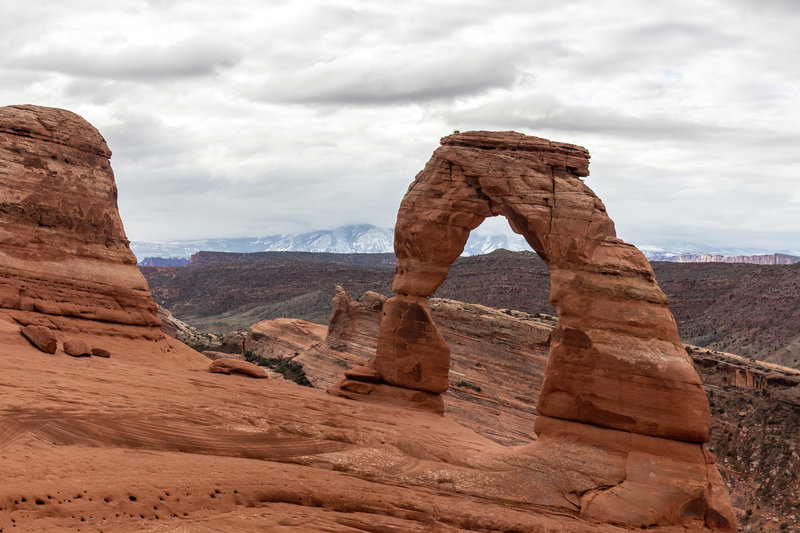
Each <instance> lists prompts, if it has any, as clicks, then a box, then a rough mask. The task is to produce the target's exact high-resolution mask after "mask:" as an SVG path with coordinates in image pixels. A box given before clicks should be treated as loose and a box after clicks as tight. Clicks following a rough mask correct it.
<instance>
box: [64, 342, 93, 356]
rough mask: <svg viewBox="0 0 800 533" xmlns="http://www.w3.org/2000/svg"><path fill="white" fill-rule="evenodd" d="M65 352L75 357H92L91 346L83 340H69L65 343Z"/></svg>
mask: <svg viewBox="0 0 800 533" xmlns="http://www.w3.org/2000/svg"><path fill="white" fill-rule="evenodd" d="M64 352H65V353H66V354H67V355H71V356H73V357H88V356H90V355H92V350H91V349H90V348H89V345H88V344H86V342H84V341H82V340H81V339H68V340H66V341H64Z"/></svg>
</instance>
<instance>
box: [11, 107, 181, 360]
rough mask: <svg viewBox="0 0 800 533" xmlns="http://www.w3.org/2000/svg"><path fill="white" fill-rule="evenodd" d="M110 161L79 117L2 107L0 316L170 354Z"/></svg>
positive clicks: (67, 335) (94, 132) (66, 335)
mask: <svg viewBox="0 0 800 533" xmlns="http://www.w3.org/2000/svg"><path fill="white" fill-rule="evenodd" d="M110 157H111V151H110V150H109V149H108V146H107V145H106V142H105V140H104V139H103V137H102V136H101V135H100V133H99V132H98V131H97V130H96V129H95V128H94V127H92V126H91V125H90V124H89V123H88V122H86V121H85V120H83V119H82V118H81V117H79V116H78V115H76V114H74V113H71V112H69V111H64V110H61V109H53V108H46V107H38V106H28V105H26V106H8V107H2V108H0V184H1V185H2V186H0V312H3V313H5V314H8V315H9V316H11V317H13V318H14V319H15V320H16V321H17V322H18V323H20V324H22V325H31V324H32V325H38V326H43V327H47V328H50V329H51V330H52V331H53V332H54V333H55V334H56V336H57V337H58V338H59V340H60V341H62V342H63V341H64V340H66V339H68V338H71V337H77V338H83V339H84V340H88V337H86V335H93V336H103V337H114V338H117V339H120V338H122V339H128V340H133V339H141V340H147V341H148V344H147V346H145V345H143V346H142V350H140V351H137V354H139V355H142V354H144V352H151V354H152V353H156V354H160V353H164V352H166V351H169V350H170V348H169V342H168V341H167V340H165V339H164V336H163V334H162V333H161V331H160V330H159V328H158V326H159V325H160V324H161V322H160V320H159V319H158V317H157V316H156V305H155V303H154V302H153V298H152V296H151V295H150V290H149V288H148V286H147V283H146V282H145V280H144V277H143V276H142V274H141V272H139V270H138V269H137V268H136V258H135V257H134V255H133V253H131V251H130V249H129V248H128V239H127V238H126V236H125V230H124V229H123V226H122V221H121V219H120V216H119V212H118V210H117V187H116V184H115V182H114V174H113V172H112V170H111V165H110V163H109V158H110ZM90 344H91V343H90ZM101 345H102V343H101ZM139 355H132V357H138V356H139ZM142 356H144V355H142Z"/></svg>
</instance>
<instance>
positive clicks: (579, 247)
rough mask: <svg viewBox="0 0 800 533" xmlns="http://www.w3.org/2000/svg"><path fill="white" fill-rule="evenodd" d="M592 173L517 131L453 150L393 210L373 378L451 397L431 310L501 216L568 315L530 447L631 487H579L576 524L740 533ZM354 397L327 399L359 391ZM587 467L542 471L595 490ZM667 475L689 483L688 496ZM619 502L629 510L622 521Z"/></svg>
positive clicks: (482, 136) (582, 155) (691, 398)
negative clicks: (613, 460) (580, 449)
mask: <svg viewBox="0 0 800 533" xmlns="http://www.w3.org/2000/svg"><path fill="white" fill-rule="evenodd" d="M588 164H589V154H588V152H587V151H586V150H585V149H584V148H581V147H578V146H573V145H569V144H563V143H555V142H551V141H548V140H545V139H540V138H536V137H528V136H525V135H521V134H518V133H515V132H499V133H495V132H467V133H464V134H456V135H451V136H448V137H445V138H443V139H442V146H441V147H440V148H439V149H437V150H436V151H435V152H434V154H433V157H432V158H431V160H430V161H429V162H428V164H427V165H426V166H425V168H424V169H423V170H422V171H421V172H420V173H419V174H418V175H417V176H416V178H415V180H414V182H413V183H412V184H411V186H410V187H409V189H408V192H407V193H406V195H405V197H404V198H403V201H402V202H401V205H400V209H399V211H398V216H397V223H396V225H395V253H396V255H397V270H396V275H395V280H394V284H393V291H394V292H395V293H396V294H397V296H395V297H394V298H392V299H390V300H389V301H388V302H387V303H386V305H385V306H384V312H383V319H382V323H381V328H380V331H379V335H378V347H377V351H376V357H375V363H374V365H375V369H376V370H377V373H378V374H379V375H380V377H381V380H382V381H383V382H384V383H386V384H387V385H388V386H394V387H396V388H399V389H406V390H413V391H418V392H421V393H425V394H436V393H440V392H442V387H443V385H442V384H444V387H446V384H447V382H448V371H449V366H450V365H449V350H447V349H446V347H445V348H442V347H441V346H440V345H439V338H440V336H437V335H438V333H437V331H436V327H435V325H434V324H433V321H432V319H430V313H429V310H428V304H427V301H426V298H427V297H428V296H430V295H432V294H433V293H434V292H435V291H436V289H437V288H438V287H439V286H440V285H441V283H442V282H443V281H444V280H445V278H446V277H447V272H448V270H449V268H450V265H451V264H452V263H453V262H454V261H455V260H456V258H457V257H458V256H459V255H460V254H461V252H462V251H463V249H464V245H465V244H466V241H467V238H468V236H469V233H470V231H471V230H473V229H475V228H476V227H478V225H480V224H481V222H483V220H485V219H486V218H487V217H491V216H497V215H503V216H504V217H506V219H508V221H509V223H510V225H511V228H512V229H513V230H514V231H515V232H517V233H519V234H521V235H523V236H524V237H525V239H526V241H527V242H528V243H529V244H530V245H531V247H532V248H533V249H534V250H535V251H536V252H537V253H538V254H539V256H541V257H542V259H543V260H544V261H545V263H547V265H548V267H549V269H550V273H551V293H550V299H551V303H552V305H553V307H554V308H555V309H556V312H557V314H558V317H559V319H558V323H557V324H556V326H555V329H554V331H553V333H552V335H551V342H550V355H549V359H548V363H547V369H546V371H545V377H544V382H543V385H542V391H541V394H540V396H539V400H538V404H537V408H538V411H539V413H540V414H541V415H544V416H541V417H540V418H539V419H538V420H537V429H536V432H537V434H538V435H539V437H540V439H541V440H542V442H541V443H540V442H537V443H536V444H535V445H533V446H539V448H541V447H543V446H549V445H552V443H556V445H557V447H560V446H561V443H564V445H566V443H574V442H576V441H577V442H578V443H579V444H581V445H583V446H587V447H590V448H591V447H597V448H598V449H603V450H606V451H612V452H613V453H620V454H621V456H620V461H621V463H620V467H621V468H622V469H623V473H622V475H621V478H620V479H619V480H617V481H616V482H615V483H613V487H612V488H610V489H609V488H608V487H609V486H610V485H608V484H604V483H601V484H600V486H595V487H594V488H592V486H591V484H589V486H583V484H582V483H579V484H578V485H580V486H577V485H576V486H574V487H573V491H572V493H573V494H575V495H576V496H575V497H576V499H577V505H578V506H579V508H580V512H581V513H582V514H584V515H585V516H588V517H593V518H597V519H599V520H604V521H611V522H617V523H624V524H626V525H630V526H647V525H650V524H656V523H662V524H663V523H668V524H680V525H683V526H687V527H695V526H697V525H698V522H701V523H702V524H703V526H704V527H706V528H709V529H712V530H724V531H733V530H735V528H736V525H735V518H734V516H733V511H732V508H731V505H730V501H729V499H728V496H727V492H726V490H725V488H724V485H723V484H722V480H721V478H720V476H719V473H718V472H717V469H716V466H715V465H714V458H713V456H712V455H711V454H710V453H709V452H708V451H707V450H706V449H705V448H704V447H703V446H702V443H704V442H706V441H708V439H709V431H710V424H711V421H710V410H709V405H708V400H707V398H706V395H705V392H704V390H703V387H702V384H701V382H700V379H699V377H698V375H697V373H696V372H695V370H694V368H693V366H692V362H691V359H690V358H689V356H688V355H687V354H686V352H685V350H684V349H683V346H682V344H681V342H680V338H679V335H678V330H677V327H676V324H675V320H674V319H673V317H672V315H671V313H670V312H669V309H668V307H667V304H668V301H667V298H666V296H665V295H664V293H663V292H662V291H661V289H660V288H659V286H658V284H657V283H656V279H655V276H654V274H653V271H652V269H651V267H650V264H649V263H648V262H647V260H646V259H645V257H644V255H643V254H642V253H641V252H640V251H639V250H637V249H636V248H635V247H634V246H632V245H630V244H627V243H625V242H623V241H622V240H620V239H618V238H617V237H616V234H615V230H614V224H613V222H612V221H611V219H610V218H609V217H608V215H607V214H606V210H605V206H604V205H603V203H602V202H601V201H600V199H599V198H598V197H597V196H596V195H595V194H594V193H593V192H592V191H591V189H589V188H588V187H587V186H586V185H585V184H584V183H583V181H582V180H581V177H585V176H588V174H589V171H588ZM350 383H352V380H349V381H348V380H345V381H343V382H342V383H340V384H338V385H337V386H334V387H333V388H332V389H331V392H333V393H336V394H339V393H340V392H341V389H346V388H347V387H348V386H350V387H351V389H350V390H351V391H353V388H352V386H351V385H350ZM375 386H376V385H374V384H372V385H371V387H375ZM356 392H357V391H356ZM398 396H400V395H398ZM626 442H627V443H628V444H623V445H621V446H620V445H619V443H626ZM546 443H550V444H546ZM539 448H537V450H538V449H539ZM584 451H585V450H584ZM575 460H577V461H578V463H574V461H575ZM584 461H585V459H573V460H559V461H551V462H550V463H548V464H547V465H543V469H545V470H547V469H551V470H552V471H553V472H554V473H557V472H563V469H565V468H566V469H568V470H576V471H579V472H580V471H586V472H585V473H586V475H587V476H589V477H590V478H592V479H599V477H597V476H592V475H591V474H590V473H589V470H591V469H592V468H589V469H588V470H587V465H586V463H585V462H584ZM667 463H675V466H676V467H677V468H678V469H679V470H680V471H681V472H685V475H681V476H678V480H679V482H678V483H674V482H673V481H671V480H670V476H671V475H672V474H668V473H669V472H672V471H673V469H672V467H670V466H668V464H667ZM662 471H663V472H662ZM623 503H624V504H625V505H626V506H628V510H626V511H625V512H624V513H620V512H619V511H618V510H617V509H618V508H619V506H620V505H622V504H623ZM632 509H638V510H636V511H635V512H633V513H632V512H631V510H632Z"/></svg>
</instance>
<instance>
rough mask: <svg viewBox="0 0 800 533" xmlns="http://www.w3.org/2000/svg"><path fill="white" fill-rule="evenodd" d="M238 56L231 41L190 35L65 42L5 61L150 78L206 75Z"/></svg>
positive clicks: (99, 75)
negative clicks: (108, 48) (103, 45)
mask: <svg viewBox="0 0 800 533" xmlns="http://www.w3.org/2000/svg"><path fill="white" fill-rule="evenodd" d="M241 60H242V53H241V51H240V50H239V49H238V48H237V47H236V46H234V45H233V44H232V43H228V42H224V41H221V40H217V39H200V38H193V39H189V40H184V41H180V42H177V43H173V44H169V45H163V46H157V45H139V46H132V47H126V48H123V49H120V50H118V51H115V52H104V51H87V50H82V49H79V48H71V47H69V46H66V47H64V48H60V49H57V50H48V51H45V52H28V53H24V54H21V55H18V56H16V57H15V58H13V59H11V60H9V61H7V65H10V66H13V67H15V68H18V69H23V70H39V71H50V72H58V73H61V74H67V75H70V76H76V77H80V78H100V79H108V80H136V81H154V80H169V79H176V78H196V77H200V76H208V75H212V74H215V73H217V72H219V71H220V70H224V69H227V68H230V67H233V66H234V65H236V64H237V63H239V62H240V61H241Z"/></svg>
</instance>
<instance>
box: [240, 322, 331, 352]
mask: <svg viewBox="0 0 800 533" xmlns="http://www.w3.org/2000/svg"><path fill="white" fill-rule="evenodd" d="M325 330H326V328H325V326H322V325H320V324H314V323H312V322H307V321H305V320H299V319H296V318H278V319H275V320H265V321H262V322H256V323H255V324H253V325H252V326H250V327H249V328H248V330H247V335H246V336H245V338H244V352H245V353H252V354H253V355H257V356H258V357H263V358H265V359H269V358H275V357H277V358H280V359H285V358H287V355H288V357H292V355H297V354H298V353H299V352H302V351H305V350H308V349H309V348H311V347H312V346H314V345H315V344H317V343H318V342H321V341H322V339H323V338H324V336H325Z"/></svg>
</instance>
